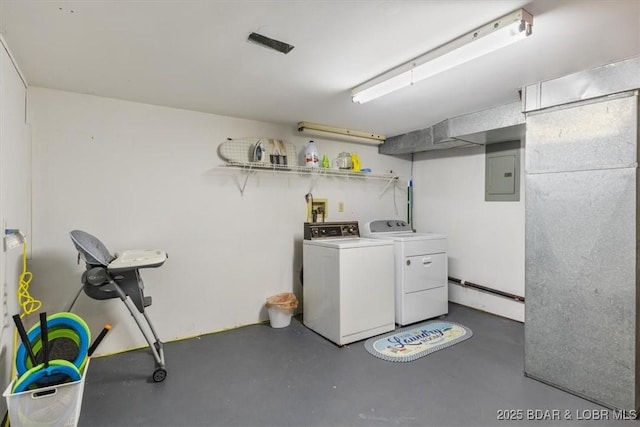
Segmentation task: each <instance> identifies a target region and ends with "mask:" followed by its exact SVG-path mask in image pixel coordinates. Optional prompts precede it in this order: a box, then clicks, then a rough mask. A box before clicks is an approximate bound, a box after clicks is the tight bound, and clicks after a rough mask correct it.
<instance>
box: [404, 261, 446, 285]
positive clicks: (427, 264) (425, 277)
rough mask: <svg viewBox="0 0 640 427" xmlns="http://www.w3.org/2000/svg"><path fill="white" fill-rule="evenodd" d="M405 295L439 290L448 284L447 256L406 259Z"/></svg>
mask: <svg viewBox="0 0 640 427" xmlns="http://www.w3.org/2000/svg"><path fill="white" fill-rule="evenodd" d="M404 264H405V265H404V268H405V272H404V273H405V276H404V278H405V281H404V293H405V294H408V293H411V292H418V291H424V290H427V289H434V288H439V287H441V286H445V285H446V284H447V255H446V254H444V253H437V254H429V255H414V256H409V257H406V258H405V262H404Z"/></svg>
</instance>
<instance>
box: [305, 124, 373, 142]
mask: <svg viewBox="0 0 640 427" xmlns="http://www.w3.org/2000/svg"><path fill="white" fill-rule="evenodd" d="M298 132H301V133H305V134H307V135H315V136H321V137H324V138H327V139H334V140H339V141H347V142H356V143H361V144H375V145H379V144H382V143H383V142H384V140H385V139H386V137H385V136H384V135H379V134H375V133H371V132H362V131H358V130H351V129H345V128H338V127H334V126H327V125H321V124H318V123H310V122H299V123H298Z"/></svg>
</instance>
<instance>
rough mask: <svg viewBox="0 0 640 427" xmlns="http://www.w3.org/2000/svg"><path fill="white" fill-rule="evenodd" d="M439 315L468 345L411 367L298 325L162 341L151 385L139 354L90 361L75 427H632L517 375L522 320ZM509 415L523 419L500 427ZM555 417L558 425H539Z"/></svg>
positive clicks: (468, 312)
mask: <svg viewBox="0 0 640 427" xmlns="http://www.w3.org/2000/svg"><path fill="white" fill-rule="evenodd" d="M446 318H447V320H450V321H453V322H457V323H461V324H463V325H465V326H467V327H469V328H470V329H471V330H472V331H473V333H474V335H473V337H472V338H471V339H469V340H466V341H464V342H462V343H460V344H456V345H454V346H452V347H449V348H446V349H444V350H441V351H438V352H436V353H432V354H430V355H428V356H426V357H423V358H421V359H419V360H416V361H413V362H410V363H394V362H387V361H384V360H381V359H378V358H375V357H373V356H371V355H370V354H369V353H367V351H366V350H365V348H364V341H360V342H357V343H353V344H350V345H347V346H344V347H342V348H339V347H337V346H335V345H334V344H333V343H331V342H329V341H327V340H326V339H324V338H322V337H321V336H319V335H317V334H316V333H314V332H312V331H310V330H309V329H307V328H306V327H304V326H303V325H302V324H301V323H300V321H299V320H298V319H293V320H292V322H291V325H290V326H288V327H286V328H282V329H273V328H271V327H270V326H268V325H254V326H249V327H244V328H240V329H236V330H233V331H227V332H221V333H217V334H211V335H207V336H203V337H200V338H196V339H190V340H185V341H180V342H175V343H168V344H166V345H165V356H166V362H167V370H168V375H167V379H166V380H165V381H164V382H163V383H152V382H150V379H149V377H150V375H151V373H152V371H153V359H152V357H151V354H150V352H149V351H148V349H147V350H137V351H132V352H127V353H122V354H118V355H114V356H109V357H102V358H96V359H93V360H92V362H91V365H90V367H89V371H88V374H87V380H86V386H85V391H84V399H83V405H82V413H81V416H80V422H79V425H80V426H81V427H82V426H239V427H252V426H310V427H311V426H323V427H330V426H372V427H377V426H512V425H525V424H526V425H535V426H548V425H554V426H555V425H561V426H574V425H591V426H603V425H615V426H625V425H629V426H635V427H638V426H640V423H637V422H634V421H626V422H625V421H612V420H609V421H606V420H602V419H600V420H595V421H594V420H586V419H587V418H593V417H594V416H597V415H601V416H605V417H609V418H613V413H612V412H610V411H605V412H604V413H601V412H600V411H603V410H604V408H602V407H601V406H598V405H596V404H593V403H591V402H588V401H586V400H583V399H581V398H578V397H576V396H573V395H571V394H567V393H565V392H562V391H560V390H558V389H555V388H553V387H550V386H547V385H545V384H542V383H540V382H537V381H535V380H532V379H530V378H526V377H525V376H524V375H523V334H524V327H523V325H522V324H521V323H518V322H514V321H511V320H507V319H503V318H500V317H497V316H493V315H490V314H486V313H483V312H480V311H476V310H473V309H470V308H467V307H463V306H460V305H456V304H450V313H449V315H448V316H446ZM159 333H160V336H162V331H159ZM510 410H512V411H514V412H513V414H514V415H515V416H516V417H519V416H520V413H519V412H518V411H522V418H524V420H523V421H519V422H518V421H506V420H499V419H498V415H499V413H500V411H510ZM527 410H532V411H535V410H540V412H538V413H537V414H538V415H537V416H536V412H533V416H531V417H527ZM553 410H558V411H559V412H558V414H560V418H561V420H551V421H544V420H539V419H537V418H539V417H540V414H542V415H544V412H543V411H553ZM549 414H553V412H549ZM567 414H569V415H570V416H571V420H566V419H565V418H566V415H567ZM527 418H531V419H529V420H527Z"/></svg>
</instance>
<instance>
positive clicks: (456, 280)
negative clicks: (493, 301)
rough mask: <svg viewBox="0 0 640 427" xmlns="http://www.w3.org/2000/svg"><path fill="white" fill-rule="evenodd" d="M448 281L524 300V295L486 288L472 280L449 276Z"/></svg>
mask: <svg viewBox="0 0 640 427" xmlns="http://www.w3.org/2000/svg"><path fill="white" fill-rule="evenodd" d="M449 281H451V282H454V283H457V284H459V285H462V286H465V287H467V288H474V289H478V290H479V291H482V292H487V293H489V294H493V295H499V296H501V297H505V298H509V299H513V300H516V301H519V302H524V297H521V296H520V295H514V294H510V293H509V292H503V291H499V290H497V289H491V288H487V287H486V286H482V285H478V284H477V283H473V282H467V281H466V280H461V279H457V278H455V277H451V276H449Z"/></svg>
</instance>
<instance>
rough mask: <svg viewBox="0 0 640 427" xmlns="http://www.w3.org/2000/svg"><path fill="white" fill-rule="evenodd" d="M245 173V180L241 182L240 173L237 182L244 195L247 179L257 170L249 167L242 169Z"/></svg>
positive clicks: (241, 194) (241, 193)
mask: <svg viewBox="0 0 640 427" xmlns="http://www.w3.org/2000/svg"><path fill="white" fill-rule="evenodd" d="M241 173H242V174H243V175H244V180H243V181H242V183H240V179H239V177H238V175H236V184H238V190H240V196H244V189H245V188H246V187H247V181H248V180H249V176H250V175H253V174H254V173H255V171H253V170H251V168H249V169H242V172H241Z"/></svg>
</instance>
